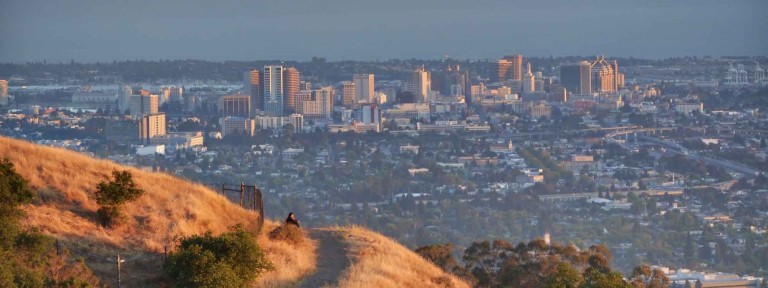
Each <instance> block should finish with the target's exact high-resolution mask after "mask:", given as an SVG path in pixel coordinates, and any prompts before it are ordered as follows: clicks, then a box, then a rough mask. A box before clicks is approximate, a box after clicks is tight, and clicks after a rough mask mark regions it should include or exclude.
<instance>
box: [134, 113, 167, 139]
mask: <svg viewBox="0 0 768 288" xmlns="http://www.w3.org/2000/svg"><path fill="white" fill-rule="evenodd" d="M157 135H165V114H163V113H160V114H149V115H144V116H142V117H141V124H140V125H139V139H141V143H142V144H149V143H150V140H151V139H152V137H155V136H157Z"/></svg>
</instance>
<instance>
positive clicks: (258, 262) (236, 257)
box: [165, 226, 272, 287]
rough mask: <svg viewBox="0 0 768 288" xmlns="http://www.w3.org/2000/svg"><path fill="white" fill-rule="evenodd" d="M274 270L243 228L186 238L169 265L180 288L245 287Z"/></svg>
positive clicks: (166, 268)
mask: <svg viewBox="0 0 768 288" xmlns="http://www.w3.org/2000/svg"><path fill="white" fill-rule="evenodd" d="M271 269H272V264H271V263H269V261H267V259H266V258H265V256H264V253H263V252H262V251H261V249H260V248H259V246H258V244H257V243H256V238H255V237H254V236H253V235H251V234H250V233H249V232H247V231H245V230H244V229H243V227H242V226H235V227H233V228H232V229H231V231H230V232H227V233H224V234H221V235H219V236H213V235H212V234H211V233H210V232H208V233H206V234H205V235H194V236H189V237H185V238H183V239H181V241H180V243H179V245H178V246H177V247H176V251H174V252H171V253H170V254H169V255H168V261H167V262H166V264H165V271H166V273H168V276H170V278H171V279H173V280H174V281H175V282H176V287H244V286H248V284H249V283H251V282H252V281H253V280H254V279H256V277H258V276H259V274H261V273H262V272H264V271H267V270H271Z"/></svg>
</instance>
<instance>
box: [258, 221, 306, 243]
mask: <svg viewBox="0 0 768 288" xmlns="http://www.w3.org/2000/svg"><path fill="white" fill-rule="evenodd" d="M267 235H268V236H269V239H272V240H277V241H285V242H288V243H292V244H301V243H304V233H303V232H302V231H301V228H299V227H296V225H283V226H278V227H277V228H275V230H272V231H270V232H269V234H267Z"/></svg>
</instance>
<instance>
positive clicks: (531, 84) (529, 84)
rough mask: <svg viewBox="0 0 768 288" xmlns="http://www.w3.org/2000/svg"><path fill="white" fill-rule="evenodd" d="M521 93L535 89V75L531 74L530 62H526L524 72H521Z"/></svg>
mask: <svg viewBox="0 0 768 288" xmlns="http://www.w3.org/2000/svg"><path fill="white" fill-rule="evenodd" d="M522 86H523V87H522V88H523V93H531V92H534V91H536V77H535V76H533V72H532V71H531V63H530V62H528V65H527V69H526V71H525V74H523V85H522Z"/></svg>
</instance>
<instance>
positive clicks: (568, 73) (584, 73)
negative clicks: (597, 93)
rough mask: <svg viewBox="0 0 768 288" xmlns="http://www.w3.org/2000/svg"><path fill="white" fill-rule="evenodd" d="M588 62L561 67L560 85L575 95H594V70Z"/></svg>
mask: <svg viewBox="0 0 768 288" xmlns="http://www.w3.org/2000/svg"><path fill="white" fill-rule="evenodd" d="M591 66H592V65H591V64H590V63H589V62H587V61H581V62H579V63H567V64H561V65H560V84H561V85H563V87H565V89H566V90H567V91H569V92H571V93H573V94H589V93H592V72H591V71H592V68H591Z"/></svg>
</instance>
